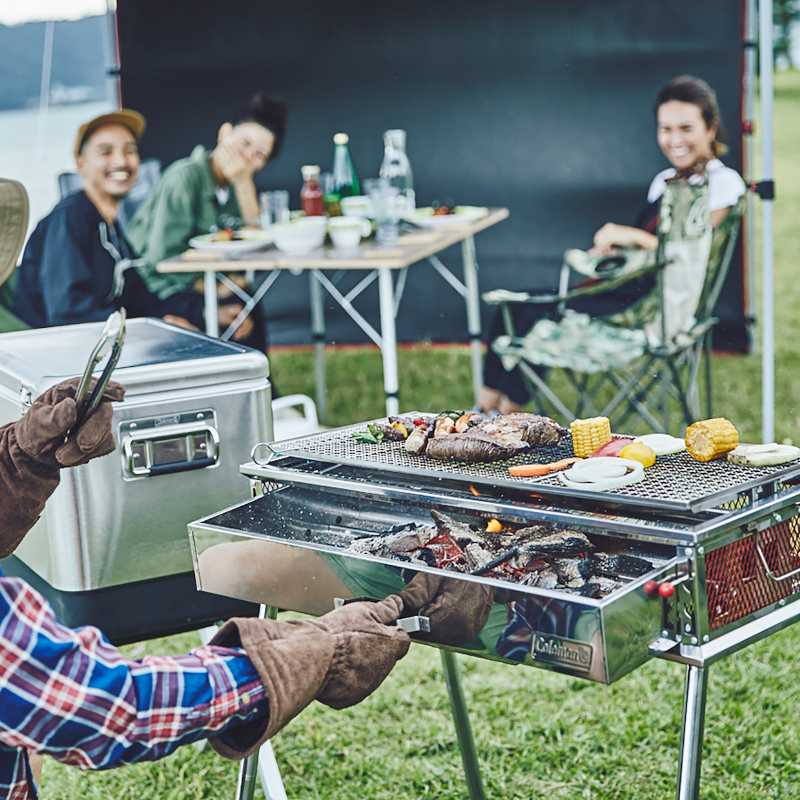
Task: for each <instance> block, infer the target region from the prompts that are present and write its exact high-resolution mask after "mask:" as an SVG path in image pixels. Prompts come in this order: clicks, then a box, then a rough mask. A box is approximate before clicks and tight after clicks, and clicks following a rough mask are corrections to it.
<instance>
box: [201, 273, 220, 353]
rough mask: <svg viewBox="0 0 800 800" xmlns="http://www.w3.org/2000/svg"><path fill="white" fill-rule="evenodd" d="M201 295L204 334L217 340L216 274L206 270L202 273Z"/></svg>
mask: <svg viewBox="0 0 800 800" xmlns="http://www.w3.org/2000/svg"><path fill="white" fill-rule="evenodd" d="M203 294H204V296H205V308H204V311H203V313H204V314H205V319H206V333H207V334H208V335H209V336H213V337H214V338H215V339H219V314H218V308H217V273H216V272H214V271H213V270H208V271H206V272H204V273H203Z"/></svg>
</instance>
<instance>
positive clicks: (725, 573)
mask: <svg viewBox="0 0 800 800" xmlns="http://www.w3.org/2000/svg"><path fill="white" fill-rule="evenodd" d="M798 520H800V517H793V518H792V519H790V520H787V521H786V522H780V523H778V524H777V525H773V526H772V527H770V528H767V529H766V530H764V531H763V532H762V533H760V534H759V542H760V544H761V549H762V551H763V553H764V557H765V558H766V560H767V564H769V566H770V569H772V571H773V572H774V573H775V574H776V575H777V576H778V577H780V576H781V575H785V574H787V573H788V572H791V571H792V570H794V569H797V568H798V566H800V522H798ZM755 545H756V535H755V534H752V535H750V536H748V537H746V538H745V539H739V540H738V541H736V542H731V543H730V544H726V545H724V546H722V547H719V548H717V549H716V550H713V551H712V552H710V553H709V554H708V555H707V556H706V591H707V592H708V623H709V628H710V629H711V630H712V631H715V630H718V629H719V628H723V627H726V626H728V625H730V624H732V623H734V622H736V621H737V620H740V619H742V618H743V617H746V616H747V615H748V614H752V613H754V612H756V611H759V610H761V609H762V608H766V607H767V606H769V605H772V604H773V603H777V602H778V601H779V600H782V599H784V598H787V597H789V596H790V595H793V594H795V593H796V592H797V591H798V590H800V581H798V580H797V578H795V579H791V578H790V579H788V580H786V581H784V582H782V583H776V582H775V581H774V580H772V579H771V578H769V577H768V576H767V574H766V572H764V567H763V565H762V564H761V560H760V559H759V557H758V553H757V552H756V546H755Z"/></svg>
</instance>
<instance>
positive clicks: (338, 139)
mask: <svg viewBox="0 0 800 800" xmlns="http://www.w3.org/2000/svg"><path fill="white" fill-rule="evenodd" d="M349 141H350V137H349V136H348V135H347V134H346V133H335V134H334V135H333V143H334V144H347V143H348V142H349Z"/></svg>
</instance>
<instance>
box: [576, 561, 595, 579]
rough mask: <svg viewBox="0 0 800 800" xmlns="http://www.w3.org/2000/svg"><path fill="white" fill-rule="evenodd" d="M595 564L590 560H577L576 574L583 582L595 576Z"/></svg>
mask: <svg viewBox="0 0 800 800" xmlns="http://www.w3.org/2000/svg"><path fill="white" fill-rule="evenodd" d="M595 571H596V570H595V563H594V561H593V560H592V559H591V558H580V559H578V572H580V574H581V577H582V578H583V579H584V580H587V581H588V580H589V578H593V577H594V575H595Z"/></svg>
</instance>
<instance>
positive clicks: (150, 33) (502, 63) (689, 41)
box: [117, 0, 747, 350]
mask: <svg viewBox="0 0 800 800" xmlns="http://www.w3.org/2000/svg"><path fill="white" fill-rule="evenodd" d="M117 22H118V30H119V45H120V60H121V68H122V71H121V81H122V92H123V99H124V103H125V105H127V106H129V107H131V108H135V109H138V110H139V111H141V112H142V113H143V114H144V115H145V116H146V117H147V120H148V129H147V132H146V134H145V137H144V139H143V142H142V154H143V156H157V157H159V158H160V159H161V160H162V161H163V162H164V164H165V165H166V164H168V163H170V162H172V161H174V160H175V159H177V158H180V157H182V156H185V155H188V153H189V151H190V150H191V148H192V147H193V146H194V145H196V144H198V143H201V142H202V143H204V144H206V145H207V146H208V147H212V146H213V145H214V142H215V139H216V132H217V129H218V127H219V125H220V124H221V123H222V122H224V121H225V120H226V119H227V118H228V116H229V115H231V114H232V113H233V112H234V111H235V110H236V109H237V108H238V107H240V106H242V105H244V104H245V103H246V102H247V100H248V99H249V97H250V96H251V95H252V94H253V93H254V92H255V91H257V90H265V91H267V92H268V93H269V94H272V95H275V96H278V97H280V98H282V99H284V100H285V101H286V102H287V103H289V105H290V129H289V135H288V137H287V141H286V144H285V148H284V151H283V153H282V154H281V156H280V158H279V159H278V160H276V161H275V162H274V163H271V164H269V165H268V166H267V168H266V169H265V170H263V172H262V173H260V174H259V175H258V178H257V183H258V187H259V189H277V188H288V189H290V190H291V194H292V202H291V205H292V208H298V207H299V189H300V185H301V177H300V166H301V165H302V164H309V163H311V164H319V165H320V166H321V168H322V169H323V171H324V170H326V169H330V167H331V162H332V156H333V142H332V137H333V134H334V133H336V132H338V131H346V132H347V133H349V134H350V142H351V144H350V151H351V154H352V156H353V159H354V162H355V165H356V169H357V171H358V172H359V175H360V176H361V178H365V177H370V176H374V175H376V174H377V172H378V169H379V166H380V163H381V159H382V156H383V144H382V133H383V131H384V130H386V129H388V128H395V127H401V128H404V129H405V130H406V131H407V132H408V154H409V158H410V160H411V164H412V167H413V169H414V175H415V188H416V192H417V204H418V205H427V204H429V203H430V202H431V201H433V200H435V199H438V200H440V201H444V200H445V199H446V198H452V199H454V200H455V202H457V203H459V204H470V205H488V206H506V207H508V208H509V209H510V211H511V216H510V217H509V219H508V220H507V221H505V222H502V223H500V224H499V225H497V226H496V227H494V228H492V229H490V230H488V231H486V232H484V233H482V234H479V235H478V236H477V237H476V243H477V253H478V261H479V264H480V268H481V270H480V287H481V291H485V290H488V289H492V288H496V287H506V288H512V289H513V288H530V287H538V288H543V287H550V286H553V285H554V284H555V282H556V278H557V271H558V268H559V266H560V263H561V254H562V253H563V251H564V250H565V249H567V248H569V247H588V246H590V244H591V235H592V233H593V232H594V231H595V230H596V229H597V228H598V227H599V226H600V225H601V224H602V223H604V222H606V221H609V220H611V221H615V222H620V223H629V222H631V221H632V220H633V219H634V217H635V216H636V213H637V212H638V211H639V209H640V208H641V207H642V205H643V204H644V198H645V194H646V190H647V186H648V185H649V183H650V180H651V179H652V177H653V176H654V175H655V174H656V172H658V171H659V170H661V169H663V168H664V167H665V166H667V163H666V161H665V159H664V157H663V155H662V154H661V153H660V151H659V150H658V147H657V145H656V142H655V126H654V121H653V114H652V104H653V100H654V98H655V94H656V92H657V91H658V89H659V87H660V86H661V85H663V84H664V83H666V82H667V81H668V80H670V79H671V78H673V77H675V76H676V75H679V74H683V73H690V74H694V75H697V76H700V77H702V78H704V79H705V80H707V81H708V82H709V83H710V84H711V85H712V86H713V87H714V88H715V89H716V91H717V95H718V99H719V103H720V107H721V110H722V116H723V120H724V121H725V122H726V123H727V127H728V131H729V144H730V153H729V154H728V155H727V156H726V157H725V161H726V163H727V164H728V165H729V166H732V167H735V168H737V169H739V170H740V171H741V167H742V149H741V135H740V122H739V120H740V118H741V92H742V72H741V64H742V35H741V31H742V8H741V2H740V0H662V2H660V3H642V2H641V0H604V2H602V3H598V2H596V0H559V2H555V3H554V2H545V1H544V0H507V1H506V2H500V3H486V2H483V1H480V2H479V0H437V2H433V3H432V2H430V0H425V2H422V1H421V0H405V2H402V3H385V2H374V0H294V2H291V3H285V2H277V0H231V2H227V3H219V2H211V0H171V1H170V2H168V3H165V2H163V0H120V1H119V3H118V8H117ZM460 257H461V254H460V251H459V248H458V247H455V248H451V250H449V251H447V252H446V253H445V254H444V255H443V257H442V260H443V261H444V262H445V264H447V265H448V266H452V267H453V268H454V269H455V271H456V272H457V274H458V266H459V262H460ZM742 272H743V267H742V260H741V258H738V259H737V260H736V261H735V263H734V265H733V267H732V271H731V275H730V276H729V280H728V282H727V285H726V287H725V289H724V292H723V295H722V298H721V300H720V303H719V307H718V315H719V316H720V317H721V319H722V322H721V325H720V326H719V327H718V330H717V333H716V337H715V346H716V347H718V348H723V349H728V350H744V349H745V348H746V342H747V337H746V327H745V318H744V299H743V294H744V288H743V286H744V281H743V274H742ZM359 277H361V276H353V275H352V274H340V275H338V276H336V280H337V281H338V282H339V285H340V286H341V287H344V288H348V287H350V286H352V285H353V284H354V283H355V282H356V280H357V279H358V278H359ZM362 299H363V300H366V306H362V309H363V308H366V312H365V316H367V318H368V319H369V320H370V321H371V322H372V323H373V324H374V325H376V326H377V325H378V312H377V288H376V286H374V285H373V286H372V287H371V288H370V290H368V292H367V294H366V295H365V296H364V297H363V298H362ZM266 305H267V309H268V312H269V314H270V318H271V320H272V321H271V326H270V333H271V338H272V341H273V342H274V343H303V342H307V341H309V340H310V335H309V312H308V279H307V277H306V276H300V277H297V276H291V275H289V274H286V275H283V276H281V278H280V279H279V281H278V283H276V284H275V286H274V287H273V288H272V289H271V290H270V293H269V294H268V296H267V301H266ZM491 313H492V310H491V309H488V308H486V307H484V308H483V321H484V325H486V324H487V322H488V318H489V315H490V314H491ZM326 314H327V322H328V341H338V342H357V341H364V340H365V338H366V337H364V336H363V335H362V334H361V332H360V331H359V330H358V329H357V328H356V326H355V324H354V323H352V322H351V321H350V319H349V318H348V317H347V316H346V315H345V314H344V312H343V311H341V309H339V308H338V307H337V306H336V305H335V304H334V303H333V301H330V302H329V303H328V305H327V306H326ZM398 339H399V340H400V341H416V340H420V339H431V340H434V341H459V340H462V341H463V340H465V339H466V322H465V312H464V306H463V302H462V300H461V298H460V297H458V295H457V294H456V293H455V292H454V291H453V290H452V289H450V288H449V287H448V286H447V284H446V283H445V282H444V280H443V279H442V278H441V277H440V276H439V275H438V274H436V273H435V272H434V271H433V270H432V269H431V268H430V267H429V266H427V265H418V266H416V267H413V268H412V272H411V274H410V276H409V284H408V288H407V290H406V296H405V297H404V301H403V304H402V305H401V311H400V315H399V319H398Z"/></svg>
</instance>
